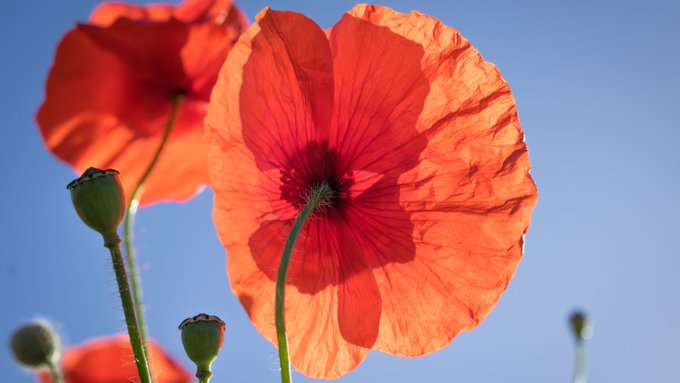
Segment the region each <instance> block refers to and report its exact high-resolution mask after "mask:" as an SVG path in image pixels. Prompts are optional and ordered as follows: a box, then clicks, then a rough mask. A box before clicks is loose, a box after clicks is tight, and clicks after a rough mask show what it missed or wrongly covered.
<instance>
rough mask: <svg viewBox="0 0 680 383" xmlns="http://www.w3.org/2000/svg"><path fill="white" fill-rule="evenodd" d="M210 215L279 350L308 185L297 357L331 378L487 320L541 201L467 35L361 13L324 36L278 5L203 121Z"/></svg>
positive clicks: (233, 270)
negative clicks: (283, 271)
mask: <svg viewBox="0 0 680 383" xmlns="http://www.w3.org/2000/svg"><path fill="white" fill-rule="evenodd" d="M206 125H207V137H208V140H209V168H210V181H211V185H212V186H213V188H214V190H215V193H216V196H215V207H214V220H215V224H216V226H217V228H218V232H219V236H220V238H221V240H222V243H223V244H224V246H225V247H226V248H227V250H228V265H227V269H228V274H229V278H230V281H231V288H232V290H233V291H234V293H235V294H236V295H237V296H238V297H239V298H240V301H241V304H242V305H243V307H244V308H245V310H246V311H247V312H248V315H249V316H250V319H251V320H252V321H253V323H254V324H255V326H256V327H257V329H258V330H259V331H260V332H261V333H262V334H263V335H264V336H265V337H266V338H267V339H269V340H270V341H271V342H273V343H276V336H275V328H274V287H275V279H276V273H277V268H278V265H279V261H280V256H281V251H282V249H283V245H284V241H285V239H286V237H287V235H288V233H289V231H290V229H291V226H292V223H293V220H294V218H295V217H296V216H297V214H298V213H299V211H300V207H301V206H302V205H304V204H305V202H306V201H305V195H308V193H309V190H310V188H313V187H314V186H315V185H318V184H320V183H321V182H327V183H328V184H329V185H330V186H331V188H332V189H333V192H334V193H333V194H334V198H333V201H332V202H333V203H332V205H331V206H330V207H329V208H327V209H325V210H324V211H321V212H317V213H316V215H317V217H316V219H313V220H311V221H309V222H308V223H307V224H306V225H305V227H304V230H303V233H302V234H301V236H300V238H299V239H298V242H297V243H296V247H295V250H294V253H293V256H292V260H291V266H290V270H289V274H288V281H287V286H288V288H287V290H286V291H287V295H286V325H287V331H288V337H289V341H290V350H291V360H292V362H293V365H294V366H295V367H296V368H297V369H298V370H299V371H301V372H302V373H304V374H306V375H308V376H311V377H315V378H336V377H339V376H341V375H342V374H344V373H347V372H348V371H350V370H352V369H353V368H355V367H356V366H357V365H358V364H359V363H360V362H361V361H362V360H363V359H364V358H365V357H366V355H367V353H368V352H369V350H371V349H376V350H379V351H383V352H386V353H390V354H394V355H402V356H419V355H423V354H427V353H431V352H434V351H436V350H439V349H441V348H442V347H444V346H445V345H447V344H448V343H449V342H451V340H452V339H453V338H454V337H455V336H456V335H457V334H459V333H460V332H461V331H467V330H470V329H472V328H474V327H475V326H477V325H478V324H479V322H480V321H481V320H482V319H484V318H485V317H486V316H487V315H488V314H489V312H490V311H491V309H492V308H493V307H494V305H495V304H496V302H497V301H498V300H499V298H500V296H501V294H502V293H503V291H504V290H505V289H506V287H507V285H508V282H509V281H510V279H511V278H512V276H513V274H514V271H515V268H516V266H517V264H518V262H519V260H520V258H521V255H522V247H523V235H524V233H525V232H526V230H527V228H528V225H529V219H530V214H531V210H532V209H533V207H534V205H535V203H536V198H537V194H536V188H535V186H534V183H533V181H532V180H531V177H530V176H529V160H528V156H527V149H526V145H525V143H524V134H523V132H522V129H521V127H520V124H519V121H518V118H517V111H516V108H515V103H514V100H513V97H512V95H511V93H510V89H509V87H508V85H507V84H506V83H505V81H504V80H503V79H502V77H501V75H500V73H499V72H498V71H497V69H496V68H495V67H494V66H493V65H492V64H490V63H488V62H485V61H484V60H483V59H482V58H481V56H480V55H479V53H478V52H477V51H476V50H475V49H474V48H473V47H472V46H471V45H470V43H469V42H468V41H467V40H465V39H464V38H463V37H461V36H460V34H459V33H458V32H457V31H456V30H454V29H452V28H449V27H447V26H445V25H443V24H441V22H439V21H438V20H436V19H434V18H432V17H430V16H427V15H423V14H420V13H417V12H413V13H411V14H410V15H406V14H401V13H398V12H395V11H393V10H391V9H388V8H385V7H376V6H367V5H359V6H357V7H355V8H354V9H353V10H352V11H350V12H349V13H347V14H346V15H345V16H344V17H343V18H342V19H341V20H340V21H339V22H338V23H337V24H336V25H335V26H333V27H332V28H331V29H330V30H329V31H327V32H324V31H323V30H321V29H320V28H319V27H318V26H317V25H316V24H315V23H314V22H312V21H311V20H309V19H307V18H306V17H304V16H303V15H300V14H297V13H291V12H275V11H271V10H268V9H266V10H265V11H263V12H262V13H260V15H259V16H258V17H257V22H256V23H255V24H254V25H252V26H251V27H250V29H248V30H247V31H246V32H244V34H243V35H242V36H241V38H240V40H239V42H238V43H237V44H236V45H235V46H234V49H233V50H232V52H231V53H230V55H229V58H228V59H227V61H226V62H225V65H224V66H223V68H222V70H221V73H220V77H219V80H218V82H217V84H216V85H215V88H214V89H213V94H212V99H211V105H210V108H209V111H208V117H207V119H206Z"/></svg>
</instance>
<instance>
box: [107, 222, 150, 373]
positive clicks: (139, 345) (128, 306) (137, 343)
mask: <svg viewBox="0 0 680 383" xmlns="http://www.w3.org/2000/svg"><path fill="white" fill-rule="evenodd" d="M104 246H105V247H106V248H107V249H109V252H110V253H111V261H112V262H113V270H114V272H115V273H116V282H117V283H118V293H119V294H120V302H121V303H122V305H123V313H124V314H125V324H126V325H127V329H128V336H129V337H130V345H131V346H132V352H133V354H134V357H135V364H136V365H137V372H138V373H139V381H140V382H141V383H151V373H150V372H149V362H148V359H147V357H146V351H145V350H144V344H143V342H142V335H141V333H140V329H139V325H138V322H137V318H136V316H135V306H134V303H133V301H132V295H130V287H129V285H128V280H127V273H126V272H125V263H124V262H123V255H122V254H121V252H120V238H119V237H118V234H116V233H111V234H109V235H105V236H104Z"/></svg>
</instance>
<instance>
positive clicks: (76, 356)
mask: <svg viewBox="0 0 680 383" xmlns="http://www.w3.org/2000/svg"><path fill="white" fill-rule="evenodd" d="M148 346H149V354H150V358H149V359H150V364H151V371H152V372H153V376H154V382H156V383H189V382H191V381H192V377H191V375H190V374H189V372H188V371H187V370H186V369H184V367H182V366H181V365H180V364H179V363H178V362H176V361H175V360H174V359H172V358H171V357H170V356H169V355H167V354H166V353H165V352H164V351H163V349H161V348H160V346H158V344H156V343H155V342H149V344H148ZM62 368H63V371H64V378H65V380H66V382H68V383H128V382H132V381H138V379H139V378H138V375H137V367H136V366H135V363H134V360H133V355H132V347H131V346H130V341H129V340H128V337H127V335H120V336H116V337H111V338H101V339H96V340H92V341H89V342H87V343H85V344H83V345H81V346H78V347H74V348H70V349H67V350H66V351H65V353H64V355H63V357H62ZM39 379H40V381H41V382H42V383H51V382H52V379H51V378H50V376H49V375H48V374H40V375H39Z"/></svg>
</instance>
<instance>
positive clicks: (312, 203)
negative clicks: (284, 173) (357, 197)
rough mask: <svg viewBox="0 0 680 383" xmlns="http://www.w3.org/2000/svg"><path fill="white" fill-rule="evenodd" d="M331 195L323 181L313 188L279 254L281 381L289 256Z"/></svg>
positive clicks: (285, 377)
mask: <svg viewBox="0 0 680 383" xmlns="http://www.w3.org/2000/svg"><path fill="white" fill-rule="evenodd" d="M332 197H333V191H332V190H331V188H330V187H329V186H328V184H326V183H323V184H321V186H319V187H317V188H315V189H314V190H313V191H312V193H311V195H310V196H309V200H308V201H307V204H306V205H305V207H304V208H303V209H302V211H301V212H300V215H298V217H297V219H296V220H295V223H293V228H292V229H291V230H290V234H289V235H288V239H286V244H285V245H284V247H283V254H281V264H280V265H279V273H278V275H277V277H276V301H275V302H276V303H275V315H276V318H275V319H276V339H277V341H278V343H279V363H280V364H281V382H282V383H291V381H292V380H291V370H290V357H289V356H288V336H287V335H286V322H285V318H284V303H285V294H286V278H287V277H288V266H289V265H290V257H291V255H292V253H293V248H294V247H295V241H297V238H298V236H299V235H300V231H301V230H302V226H303V225H304V224H305V222H306V221H307V218H309V216H310V215H311V214H312V213H313V212H314V209H316V208H317V207H318V206H319V205H322V204H327V203H328V202H329V201H330V200H331V198H332Z"/></svg>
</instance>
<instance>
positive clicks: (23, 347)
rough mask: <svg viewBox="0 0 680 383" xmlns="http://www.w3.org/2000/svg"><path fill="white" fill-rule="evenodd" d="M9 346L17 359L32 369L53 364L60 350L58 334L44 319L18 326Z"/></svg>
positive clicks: (55, 362)
mask: <svg viewBox="0 0 680 383" xmlns="http://www.w3.org/2000/svg"><path fill="white" fill-rule="evenodd" d="M11 346H12V352H13V353H14V357H15V358H16V359H17V361H19V363H21V364H23V365H24V366H26V367H29V368H33V369H39V368H46V367H50V366H55V365H56V364H57V361H58V360H59V354H60V352H61V347H60V344H59V337H58V335H57V334H56V332H55V331H54V330H53V329H52V327H51V326H50V325H49V323H47V322H45V321H39V322H36V323H31V324H28V325H25V326H22V327H20V328H18V329H17V330H16V331H14V334H12V342H11Z"/></svg>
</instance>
